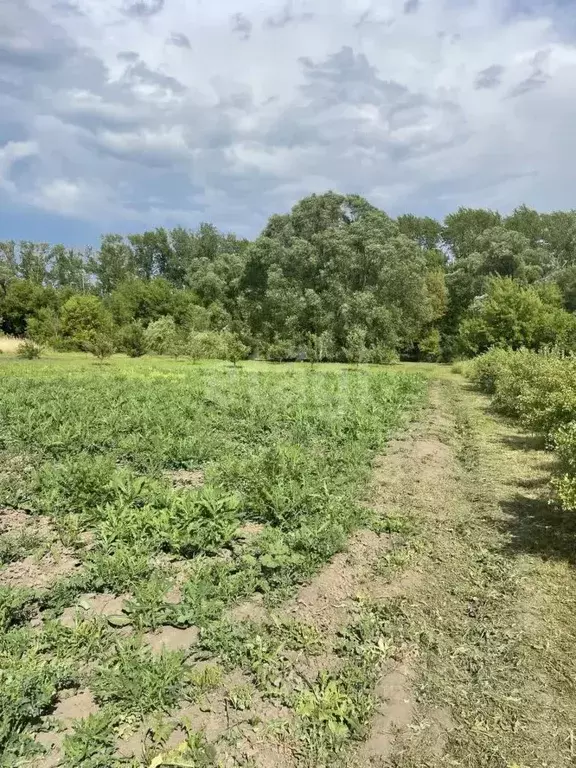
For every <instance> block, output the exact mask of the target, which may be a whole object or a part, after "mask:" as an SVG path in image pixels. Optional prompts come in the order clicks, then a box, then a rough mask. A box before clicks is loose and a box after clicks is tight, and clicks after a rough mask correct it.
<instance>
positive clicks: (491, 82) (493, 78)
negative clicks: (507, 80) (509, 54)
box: [474, 64, 504, 90]
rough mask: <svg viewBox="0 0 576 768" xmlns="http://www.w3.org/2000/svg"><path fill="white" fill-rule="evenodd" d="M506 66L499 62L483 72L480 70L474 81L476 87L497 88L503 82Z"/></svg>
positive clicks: (480, 88)
mask: <svg viewBox="0 0 576 768" xmlns="http://www.w3.org/2000/svg"><path fill="white" fill-rule="evenodd" d="M503 74H504V67H501V66H500V65H499V64H492V66H490V67H486V69H483V70H482V71H481V72H478V74H477V76H476V79H475V81H474V87H475V88H478V89H479V90H482V89H483V88H497V87H498V86H499V85H500V83H501V82H502V75H503Z"/></svg>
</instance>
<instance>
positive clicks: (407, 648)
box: [0, 357, 576, 768]
mask: <svg viewBox="0 0 576 768" xmlns="http://www.w3.org/2000/svg"><path fill="white" fill-rule="evenodd" d="M55 364H56V365H62V366H65V365H66V362H65V360H64V361H63V360H62V359H61V358H60V357H58V358H57V359H56V360H55ZM137 364H138V363H137ZM86 365H89V363H88V362H86ZM255 367H256V366H255ZM396 368H397V370H401V371H404V372H406V371H408V372H417V373H419V374H421V375H424V376H425V377H426V379H427V387H428V400H427V404H426V405H424V406H423V407H422V408H421V409H420V410H419V411H417V412H416V415H415V418H414V419H413V421H412V422H411V423H410V424H409V425H408V426H405V428H404V430H403V431H400V432H398V433H397V435H396V438H395V439H394V440H392V441H391V442H389V443H388V445H387V447H386V448H385V449H384V450H383V451H382V452H381V453H380V454H379V455H377V456H376V458H375V459H374V460H373V462H372V473H371V483H370V486H369V488H367V489H366V490H365V492H364V494H363V495H364V498H363V499H362V501H363V502H364V504H365V505H367V506H368V507H369V508H370V509H372V510H373V513H374V515H373V516H372V517H371V521H372V524H371V525H370V526H366V527H365V526H361V527H360V528H359V529H358V530H356V532H355V533H353V534H352V535H351V537H350V539H349V541H348V544H347V546H346V549H345V551H343V552H340V553H339V554H336V555H335V556H334V557H332V558H331V559H330V561H329V562H327V563H326V564H325V565H324V566H323V567H322V568H321V569H320V570H319V571H318V572H317V573H316V575H314V576H313V577H312V578H311V579H309V580H307V582H306V583H304V584H302V585H301V586H300V587H299V588H298V589H297V591H295V592H292V593H291V594H287V595H286V597H285V598H284V599H282V600H278V601H276V602H274V603H270V601H263V600H262V599H261V595H260V596H254V597H251V598H249V599H247V600H246V601H245V602H240V603H239V604H237V605H235V606H233V607H232V608H231V609H230V611H229V612H228V614H227V615H226V616H225V620H224V622H223V623H222V624H220V625H218V627H217V628H216V629H214V631H212V630H210V631H208V632H206V631H202V632H198V630H197V629H196V628H195V627H188V628H185V629H177V628H175V627H168V628H167V627H163V628H160V629H159V630H156V631H147V632H146V634H145V635H144V642H145V643H146V644H147V645H149V646H150V647H151V648H152V649H153V653H155V654H162V653H163V648H166V647H168V648H169V649H172V650H174V651H178V649H181V648H184V649H187V653H186V655H185V657H184V664H185V665H186V666H185V667H184V669H191V670H192V672H193V675H194V676H195V678H194V679H195V685H196V687H197V688H198V690H200V691H203V693H202V695H201V696H200V697H198V698H197V699H196V700H194V701H190V702H189V703H181V704H180V705H179V708H178V709H176V710H175V709H172V710H170V711H168V710H167V712H166V714H165V716H164V717H163V719H162V722H158V720H157V718H154V719H152V718H149V719H144V721H143V723H142V724H138V725H134V726H133V727H131V724H130V721H129V719H128V720H126V721H125V722H124V723H123V724H122V727H121V728H120V727H116V726H115V728H116V731H115V733H116V737H117V741H116V745H115V746H114V749H112V751H110V752H104V751H103V752H102V755H101V758H102V759H101V761H100V762H99V761H98V758H97V757H96V758H95V759H93V756H92V753H91V752H90V750H89V749H88V750H84V752H82V750H80V752H79V753H78V754H79V755H80V757H77V758H76V757H74V756H73V759H70V757H69V756H68V757H67V758H66V759H67V761H68V762H66V763H65V765H66V766H79V767H80V768H82V767H83V766H87V767H89V768H93V767H94V768H100V766H102V768H104V766H108V765H112V764H113V762H112V761H114V760H117V759H118V758H119V757H120V758H123V759H126V760H128V759H130V758H133V760H135V761H136V762H135V763H132V765H134V764H135V765H143V766H152V765H154V766H162V765H189V766H212V765H214V766H215V765H219V764H221V765H225V766H233V765H245V766H260V767H261V768H268V766H275V768H281V767H286V768H291V766H324V765H331V766H335V765H337V764H342V765H348V766H355V767H356V768H368V766H388V767H389V768H440V767H441V766H465V767H466V768H541V767H542V768H543V767H546V768H564V766H566V767H567V766H573V765H574V764H575V762H576V744H574V732H575V729H576V683H575V681H576V663H575V659H574V653H573V649H574V641H575V640H576V637H575V634H576V632H575V627H576V622H575V620H574V608H575V607H576V575H575V573H574V561H575V558H576V549H575V548H574V543H575V537H574V533H575V526H574V523H573V522H572V520H571V519H570V518H566V517H565V516H563V515H561V514H560V513H559V512H558V510H557V509H556V507H555V506H554V505H552V504H551V503H550V500H549V493H548V485H547V480H548V477H549V474H550V469H551V461H552V459H551V455H550V454H549V453H547V452H546V450H545V449H544V447H543V446H541V445H539V444H538V443H537V442H535V441H534V440H533V439H532V438H531V436H530V435H526V434H524V433H523V432H522V431H521V430H520V429H519V428H518V427H517V426H516V425H514V424H513V423H511V422H508V421H505V420H503V419H502V418H500V417H499V416H497V415H496V414H494V413H493V412H492V411H491V409H490V405H489V402H488V400H487V399H486V398H485V397H484V396H481V395H479V394H477V393H476V392H474V391H473V390H472V389H471V388H470V387H469V385H468V384H467V383H466V381H465V380H464V379H463V378H462V377H460V376H458V375H455V374H452V373H451V372H450V369H449V368H448V367H446V366H434V365H420V366H418V365H409V364H406V365H403V366H397V367H396ZM276 370H278V371H280V372H281V371H282V367H276ZM173 480H174V483H175V485H182V486H186V487H187V486H190V487H192V488H195V487H198V486H201V485H202V483H203V482H204V475H203V474H202V473H200V472H198V470H194V471H190V472H189V473H188V474H186V473H182V474H180V475H175V476H174V477H173ZM10 514H11V515H12V517H11V518H10V519H9V514H8V512H6V513H5V515H4V518H5V519H6V520H7V521H8V522H7V523H6V525H10V526H12V529H13V528H14V527H18V526H19V527H20V528H25V527H27V526H28V525H29V521H28V520H27V519H25V518H24V519H21V517H18V515H20V513H18V512H15V511H13V512H11V513H10ZM1 522H2V519H1V518H0V524H1ZM36 525H37V523H36ZM32 533H33V534H34V535H41V537H42V538H43V540H49V541H50V540H51V539H53V538H55V534H54V531H52V530H51V529H49V528H47V527H46V526H44V529H43V530H41V531H38V530H35V531H34V532H32ZM260 534H261V526H258V524H256V523H249V524H247V525H245V526H244V528H243V529H242V537H243V539H242V540H245V541H247V542H250V541H251V539H252V537H257V536H258V535H260ZM85 546H87V547H90V546H91V544H90V542H89V541H88V542H86V544H85ZM46 558H49V559H50V562H49V563H48V566H47V567H46V568H45V569H44V570H43V569H42V563H43V560H44V561H45V559H46ZM76 567H77V562H76V560H75V557H74V552H72V551H69V550H68V549H67V548H66V547H65V546H64V545H63V544H62V542H61V541H56V543H54V544H53V545H52V546H50V547H44V549H42V551H41V552H40V553H39V554H38V552H37V553H36V556H35V558H32V559H30V558H24V559H22V560H20V561H18V562H15V563H11V564H10V565H9V566H8V567H7V568H6V569H5V570H3V571H0V583H6V584H14V583H15V580H16V583H17V580H18V579H19V578H22V579H23V580H24V581H23V582H22V584H23V585H25V584H28V582H29V581H30V579H34V578H35V574H36V572H37V571H38V569H40V571H41V572H43V573H50V574H51V573H56V575H57V576H60V575H61V574H62V573H64V572H65V571H66V570H68V571H73V570H74V569H75V568H76ZM188 577H189V573H188V572H187V571H186V570H185V569H184V571H183V573H182V574H181V578H180V580H176V581H175V583H174V585H173V586H172V590H171V593H170V595H168V596H166V602H170V601H173V602H174V603H177V602H178V601H179V599H180V589H181V586H182V584H183V583H185V580H186V578H188ZM126 600H129V595H125V596H124V595H112V594H110V595H106V594H94V593H89V594H83V595H79V596H78V597H77V598H76V601H75V603H74V605H72V606H70V607H68V608H66V609H65V611H64V612H63V614H62V615H61V617H60V619H59V620H60V621H62V623H63V624H64V625H65V626H70V625H74V623H75V622H76V621H77V620H78V618H77V617H78V614H79V613H80V614H82V616H83V617H92V620H93V621H97V620H99V618H100V619H101V618H102V617H103V618H104V619H107V618H108V619H111V622H112V627H113V628H114V629H113V630H110V628H108V629H107V630H106V631H114V632H117V633H119V635H120V636H126V633H130V632H131V631H132V630H131V628H130V627H129V626H128V627H127V626H122V624H123V623H124V622H123V620H122V618H123V613H122V611H123V606H124V605H125V602H126ZM37 620H38V619H37ZM33 621H34V619H33ZM226 622H228V623H226ZM123 633H124V634H123ZM182 633H183V634H182ZM218 633H220V634H218ZM186 674H188V672H186ZM98 712H99V707H98V705H97V704H96V703H95V701H94V698H93V697H92V694H91V693H90V691H88V690H78V689H77V688H75V689H72V690H70V691H69V692H68V693H67V694H66V695H61V696H60V698H59V701H58V702H57V704H56V706H55V708H54V710H53V711H52V712H51V714H50V716H49V718H48V719H46V721H45V728H44V726H43V727H42V729H41V732H40V733H39V734H38V736H37V739H38V741H39V742H40V743H42V744H43V745H45V746H48V747H49V748H50V750H51V751H50V754H49V755H45V756H43V757H40V758H37V762H36V763H35V765H36V766H38V768H42V767H44V768H47V767H48V766H52V765H57V764H58V762H59V760H61V759H64V758H63V757H62V752H61V748H62V743H63V736H64V735H65V734H66V733H70V730H71V727H72V722H73V719H74V718H80V717H87V716H89V715H93V716H96V717H97V716H98ZM54 722H56V724H57V726H58V727H57V729H56V731H55V730H54V729H53V728H51V726H52V724H53V723H54ZM187 733H188V746H187V749H188V752H186V755H184V752H183V751H181V752H180V753H177V752H173V751H172V750H174V749H175V748H176V749H177V747H178V745H179V744H185V743H186V738H187V736H186V734H187ZM191 733H194V734H198V733H200V734H202V738H201V740H200V741H197V742H194V744H193V745H192V746H191V745H190V741H191V739H193V738H194V739H196V738H197V737H196V736H194V737H191V736H190V734H191ZM92 738H96V739H97V738H98V736H96V737H94V736H93V737H92ZM74 754H76V753H74ZM82 754H84V755H90V756H89V757H84V758H83V757H82ZM190 755H192V757H190ZM186 756H188V757H187V760H188V761H187V762H186V761H185V759H184V758H185V757H186ZM75 759H76V760H77V761H76V762H74V760H75ZM107 761H109V762H107Z"/></svg>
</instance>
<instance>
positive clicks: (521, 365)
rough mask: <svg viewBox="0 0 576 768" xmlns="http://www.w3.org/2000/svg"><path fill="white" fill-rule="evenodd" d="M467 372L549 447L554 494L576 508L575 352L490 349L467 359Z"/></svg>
mask: <svg viewBox="0 0 576 768" xmlns="http://www.w3.org/2000/svg"><path fill="white" fill-rule="evenodd" d="M468 375H469V377H470V378H471V379H472V381H473V382H474V383H475V384H476V385H477V386H478V387H479V388H480V389H481V390H483V391H484V392H487V393H488V394H490V395H492V397H493V399H494V404H495V405H496V407H497V408H498V409H499V410H500V411H502V412H503V413H505V414H506V415H508V416H513V417H516V418H518V419H520V421H521V422H522V424H523V425H524V426H525V427H526V428H527V429H529V430H530V431H532V432H534V433H535V434H538V435H542V436H543V437H544V438H545V439H546V441H547V442H548V444H549V445H550V446H551V447H553V448H554V450H555V451H556V454H557V456H558V459H559V462H558V471H557V475H556V478H555V480H554V485H555V488H556V492H557V496H558V499H559V501H560V503H561V505H562V507H563V508H564V509H566V510H571V511H573V510H576V357H574V356H572V355H569V356H566V355H563V354H560V353H558V352H555V351H552V352H550V351H546V352H541V353H536V352H533V351H530V350H527V349H523V350H517V351H510V350H503V349H493V350H491V351H490V352H487V353H486V354H484V355H481V356H480V357H477V358H476V359H475V360H474V361H473V362H472V363H471V364H469V367H468Z"/></svg>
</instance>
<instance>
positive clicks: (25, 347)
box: [16, 339, 42, 360]
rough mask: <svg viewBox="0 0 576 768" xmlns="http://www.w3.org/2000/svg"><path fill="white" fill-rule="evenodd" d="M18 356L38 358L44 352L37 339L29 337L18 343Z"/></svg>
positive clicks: (30, 358) (29, 358)
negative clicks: (32, 339)
mask: <svg viewBox="0 0 576 768" xmlns="http://www.w3.org/2000/svg"><path fill="white" fill-rule="evenodd" d="M16 354H17V355H18V357H23V358H24V359H25V360H37V359H38V358H39V357H40V355H41V354H42V347H41V346H40V344H37V343H36V342H35V341H31V340H30V339H27V340H26V341H23V342H22V344H19V345H18V349H17V350H16Z"/></svg>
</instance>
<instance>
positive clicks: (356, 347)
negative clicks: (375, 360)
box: [344, 325, 367, 368]
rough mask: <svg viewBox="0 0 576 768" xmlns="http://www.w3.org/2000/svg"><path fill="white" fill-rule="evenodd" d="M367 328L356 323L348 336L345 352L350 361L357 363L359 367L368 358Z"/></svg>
mask: <svg viewBox="0 0 576 768" xmlns="http://www.w3.org/2000/svg"><path fill="white" fill-rule="evenodd" d="M366 352H367V350H366V329H365V328H360V326H358V325H355V326H354V327H353V328H351V329H350V331H349V332H348V335H347V336H346V348H345V350H344V353H345V355H346V360H347V361H348V362H349V363H355V364H356V367H357V368H358V367H359V365H360V363H362V362H363V361H364V360H365V358H366Z"/></svg>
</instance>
